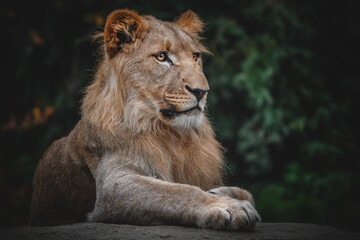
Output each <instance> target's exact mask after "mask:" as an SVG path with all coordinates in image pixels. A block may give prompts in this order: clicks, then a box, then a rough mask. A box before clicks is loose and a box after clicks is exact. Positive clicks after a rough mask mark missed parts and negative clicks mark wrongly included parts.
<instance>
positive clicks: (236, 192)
mask: <svg viewBox="0 0 360 240" xmlns="http://www.w3.org/2000/svg"><path fill="white" fill-rule="evenodd" d="M208 193H211V194H214V195H216V196H225V197H230V198H234V199H238V200H246V201H249V202H250V203H251V205H252V206H253V207H255V202H254V198H253V196H252V194H251V193H250V192H249V191H247V190H245V189H241V188H238V187H217V188H213V189H211V190H209V191H208Z"/></svg>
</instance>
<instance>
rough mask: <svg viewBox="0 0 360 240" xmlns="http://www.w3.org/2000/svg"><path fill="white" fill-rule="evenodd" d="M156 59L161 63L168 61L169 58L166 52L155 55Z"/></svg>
mask: <svg viewBox="0 0 360 240" xmlns="http://www.w3.org/2000/svg"><path fill="white" fill-rule="evenodd" d="M154 57H155V58H156V60H158V61H160V62H165V61H166V60H167V59H168V56H167V55H166V53H164V52H161V53H157V54H155V55H154Z"/></svg>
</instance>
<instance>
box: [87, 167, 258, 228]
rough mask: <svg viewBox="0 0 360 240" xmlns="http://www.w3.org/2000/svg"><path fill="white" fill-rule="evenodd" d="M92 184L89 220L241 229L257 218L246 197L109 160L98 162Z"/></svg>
mask: <svg viewBox="0 0 360 240" xmlns="http://www.w3.org/2000/svg"><path fill="white" fill-rule="evenodd" d="M115 162H116V161H115ZM96 185H97V186H96V191H97V196H96V203H95V207H94V210H93V212H92V213H91V214H90V215H89V218H88V220H89V221H94V222H114V223H127V224H139V225H155V224H170V225H174V224H177V225H187V226H198V227H201V228H213V229H229V230H230V229H231V230H241V229H252V228H253V227H254V225H255V223H256V222H257V221H258V219H259V218H260V217H259V215H258V213H257V211H256V210H255V208H254V207H253V206H252V205H251V204H250V203H249V202H248V201H238V200H235V199H232V198H228V197H223V196H216V195H213V194H210V193H207V192H204V191H202V190H201V189H200V188H198V187H195V186H191V185H186V184H178V183H170V182H166V181H161V180H158V179H155V178H153V177H148V176H142V175H139V174H138V173H136V172H135V171H131V170H124V167H119V166H116V164H115V165H113V164H111V160H109V161H102V163H100V167H99V171H98V175H97V178H96Z"/></svg>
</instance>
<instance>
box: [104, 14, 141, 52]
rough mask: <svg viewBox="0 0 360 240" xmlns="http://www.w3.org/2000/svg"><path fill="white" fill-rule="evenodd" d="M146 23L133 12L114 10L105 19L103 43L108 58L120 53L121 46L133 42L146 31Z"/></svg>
mask: <svg viewBox="0 0 360 240" xmlns="http://www.w3.org/2000/svg"><path fill="white" fill-rule="evenodd" d="M146 29H147V27H146V23H145V22H144V21H143V19H142V18H141V17H140V16H139V15H138V14H137V13H136V12H134V11H131V10H115V11H113V12H112V13H110V14H109V16H108V17H107V19H106V24H105V30H104V41H105V48H106V53H107V54H108V56H109V57H110V58H112V57H114V56H115V55H116V53H118V52H119V51H121V49H122V46H123V44H128V43H132V42H134V41H135V40H136V39H138V38H141V37H142V36H143V35H144V32H145V31H146Z"/></svg>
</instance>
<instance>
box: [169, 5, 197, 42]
mask: <svg viewBox="0 0 360 240" xmlns="http://www.w3.org/2000/svg"><path fill="white" fill-rule="evenodd" d="M175 24H177V25H178V26H180V28H181V29H182V30H183V31H184V32H185V33H187V34H188V35H190V36H191V37H194V38H199V33H202V32H203V27H204V23H203V22H202V21H201V20H200V18H199V17H198V15H196V13H194V12H193V11H191V10H188V11H186V12H185V13H183V14H181V15H180V16H179V17H178V19H177V20H176V21H175Z"/></svg>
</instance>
